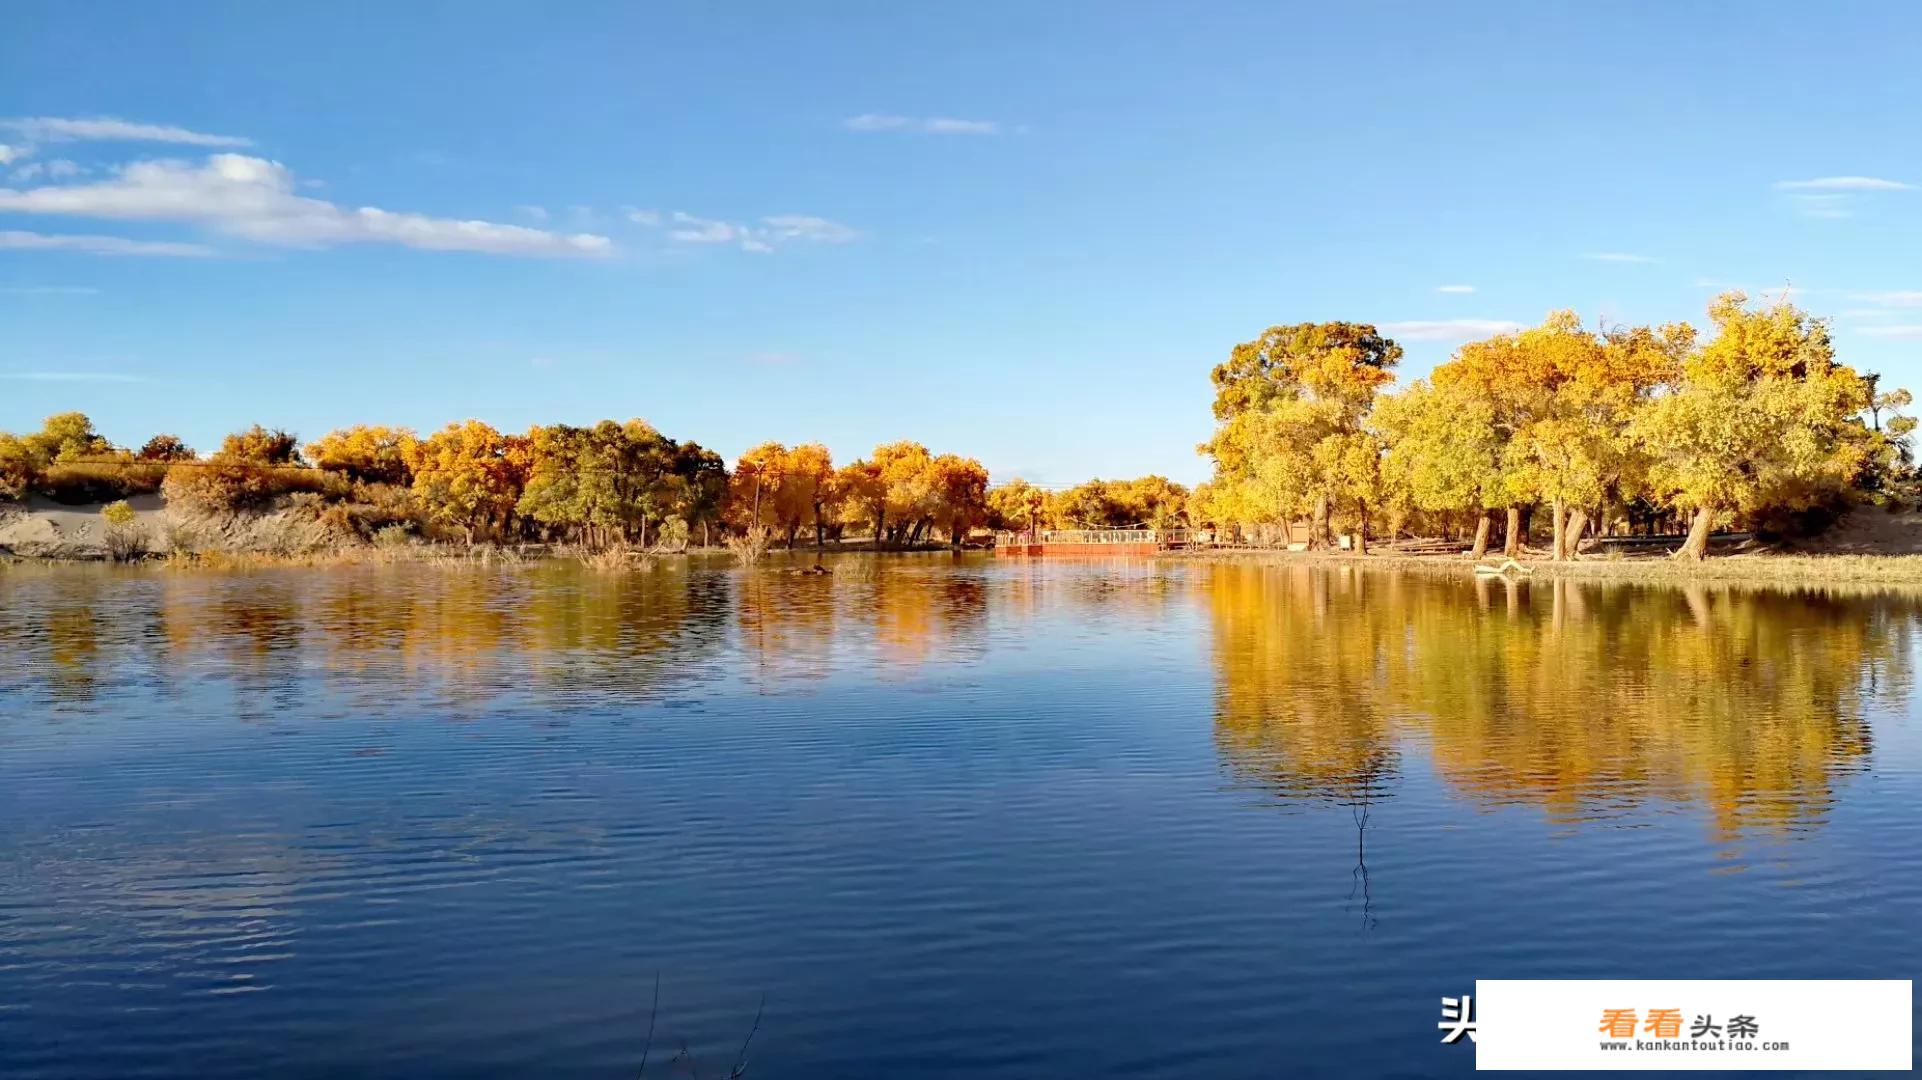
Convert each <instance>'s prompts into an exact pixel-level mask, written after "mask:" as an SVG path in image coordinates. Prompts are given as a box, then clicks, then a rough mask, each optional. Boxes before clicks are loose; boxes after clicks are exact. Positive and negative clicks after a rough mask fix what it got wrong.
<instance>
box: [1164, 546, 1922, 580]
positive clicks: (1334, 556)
mask: <svg viewBox="0 0 1922 1080" xmlns="http://www.w3.org/2000/svg"><path fill="white" fill-rule="evenodd" d="M1155 558H1156V559H1157V561H1166V562H1173V563H1180V562H1203V563H1205V562H1224V563H1250V564H1273V565H1283V566H1349V567H1356V568H1359V569H1367V570H1396V571H1404V570H1405V571H1413V572H1422V573H1433V574H1437V575H1444V576H1449V577H1460V576H1464V575H1473V568H1474V566H1475V565H1476V562H1475V560H1472V559H1470V558H1468V557H1467V556H1466V555H1399V554H1388V553H1384V554H1372V553H1371V554H1367V555H1362V554H1357V553H1355V552H1343V551H1262V550H1248V549H1237V550H1230V551H1165V552H1162V553H1160V554H1159V555H1157V556H1155ZM1502 558H1503V556H1502V555H1501V554H1500V553H1491V554H1490V555H1488V556H1486V557H1484V559H1483V560H1482V561H1483V562H1486V563H1498V562H1499V561H1500V560H1501V559H1502ZM1516 562H1517V563H1519V564H1520V565H1522V566H1524V567H1526V568H1527V570H1528V572H1527V573H1515V574H1509V575H1506V576H1507V578H1508V579H1510V580H1519V581H1527V580H1529V579H1530V578H1576V579H1587V580H1596V581H1606V580H1616V581H1629V582H1635V581H1646V582H1678V581H1736V582H1753V583H1755V584H1762V585H1773V584H1786V585H1793V584H1797V583H1806V584H1823V583H1835V584H1890V585H1904V584H1908V585H1922V555H1912V554H1895V555H1876V554H1856V553H1833V554H1825V553H1815V552H1752V553H1737V554H1729V555H1711V556H1709V557H1708V558H1706V559H1703V560H1702V561H1700V562H1677V561H1675V560H1673V559H1670V558H1668V557H1666V556H1660V555H1657V556H1649V555H1638V556H1626V557H1622V558H1594V557H1577V558H1575V559H1573V560H1569V561H1566V562H1554V561H1551V560H1549V559H1546V558H1524V559H1517V560H1516ZM1493 580H1501V576H1493Z"/></svg>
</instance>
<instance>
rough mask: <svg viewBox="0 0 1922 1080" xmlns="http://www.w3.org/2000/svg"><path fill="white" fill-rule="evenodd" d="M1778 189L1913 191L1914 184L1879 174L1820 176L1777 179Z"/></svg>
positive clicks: (1776, 185) (1776, 186)
mask: <svg viewBox="0 0 1922 1080" xmlns="http://www.w3.org/2000/svg"><path fill="white" fill-rule="evenodd" d="M1775 188H1776V190H1777V191H1911V190H1913V189H1914V188H1915V185H1914V184H1905V183H1903V182H1902V181H1900V180H1884V179H1882V178H1881V177H1879V176H1818V177H1816V178H1815V179H1813V180H1777V181H1776V182H1775Z"/></svg>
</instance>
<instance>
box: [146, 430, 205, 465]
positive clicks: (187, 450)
mask: <svg viewBox="0 0 1922 1080" xmlns="http://www.w3.org/2000/svg"><path fill="white" fill-rule="evenodd" d="M195 456H196V455H195V454H194V448H193V447H191V446H188V445H187V444H186V443H184V442H181V441H180V436H178V435H155V436H154V437H153V438H151V439H148V440H147V445H145V446H143V447H141V448H140V454H139V457H140V460H142V461H192V460H193V459H194V457H195Z"/></svg>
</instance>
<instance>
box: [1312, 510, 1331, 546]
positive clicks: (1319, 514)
mask: <svg viewBox="0 0 1922 1080" xmlns="http://www.w3.org/2000/svg"><path fill="white" fill-rule="evenodd" d="M1328 546H1329V544H1328V500H1327V499H1325V498H1320V497H1317V498H1316V499H1315V507H1314V511H1313V515H1312V516H1311V517H1310V518H1309V519H1308V550H1310V551H1321V550H1323V549H1325V548H1327V547H1328Z"/></svg>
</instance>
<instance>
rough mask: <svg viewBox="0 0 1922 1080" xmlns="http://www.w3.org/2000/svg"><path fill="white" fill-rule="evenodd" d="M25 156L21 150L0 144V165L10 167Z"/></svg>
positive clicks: (6, 144)
mask: <svg viewBox="0 0 1922 1080" xmlns="http://www.w3.org/2000/svg"><path fill="white" fill-rule="evenodd" d="M25 156H26V155H25V153H24V151H23V150H22V148H20V147H18V146H13V145H10V144H8V143H0V165H11V164H13V163H14V162H15V161H16V160H18V159H19V158H22V157H25Z"/></svg>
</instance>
